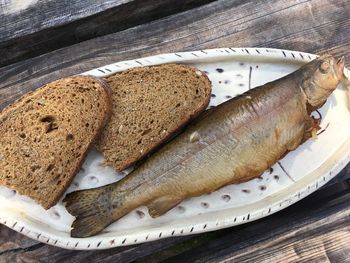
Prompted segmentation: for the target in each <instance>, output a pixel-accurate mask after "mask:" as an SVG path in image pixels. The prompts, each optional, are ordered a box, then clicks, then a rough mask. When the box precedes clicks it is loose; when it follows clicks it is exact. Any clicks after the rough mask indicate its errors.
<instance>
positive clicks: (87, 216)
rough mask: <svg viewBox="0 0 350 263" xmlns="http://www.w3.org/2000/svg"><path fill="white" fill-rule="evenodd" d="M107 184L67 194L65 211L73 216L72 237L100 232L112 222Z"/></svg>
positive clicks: (64, 200) (109, 191)
mask: <svg viewBox="0 0 350 263" xmlns="http://www.w3.org/2000/svg"><path fill="white" fill-rule="evenodd" d="M107 187H109V186H108V185H107V186H104V187H99V188H95V189H88V190H81V191H76V192H73V193H69V194H67V196H66V197H65V198H64V199H63V202H64V203H66V208H67V211H68V212H69V213H70V214H71V215H73V216H75V221H74V222H73V225H72V227H73V229H72V230H71V236H72V237H88V236H92V235H95V234H97V233H99V232H101V231H102V230H103V229H104V228H105V227H106V226H108V225H109V224H110V223H111V222H112V205H111V198H110V197H111V190H110V189H107Z"/></svg>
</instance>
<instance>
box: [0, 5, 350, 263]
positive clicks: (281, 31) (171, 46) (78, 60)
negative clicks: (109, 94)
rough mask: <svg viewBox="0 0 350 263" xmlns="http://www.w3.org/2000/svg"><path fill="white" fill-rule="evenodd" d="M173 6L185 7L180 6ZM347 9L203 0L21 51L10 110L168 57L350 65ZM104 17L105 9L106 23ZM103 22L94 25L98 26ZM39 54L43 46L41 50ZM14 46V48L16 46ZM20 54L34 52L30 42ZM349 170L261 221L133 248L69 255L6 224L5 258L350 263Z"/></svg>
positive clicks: (9, 93) (5, 82) (1, 237)
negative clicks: (57, 84)
mask: <svg viewBox="0 0 350 263" xmlns="http://www.w3.org/2000/svg"><path fill="white" fill-rule="evenodd" d="M167 2H168V3H167V5H171V6H174V5H176V3H175V2H176V1H170V0H169V1H167ZM347 4H348V3H347V1H345V0H335V1H330V0H329V1H327V0H326V1H324V0H311V1H307V0H297V1H282V0H271V1H266V0H265V1H252V0H244V1H231V0H220V1H213V2H211V3H208V1H196V5H197V7H194V6H192V7H191V8H185V9H183V10H186V11H183V10H182V11H174V12H170V13H168V14H165V15H159V16H157V17H155V18H154V19H153V18H149V20H146V21H144V22H142V23H137V24H136V25H131V26H126V27H125V28H126V29H125V30H121V31H119V30H118V31H113V30H112V31H108V30H107V31H101V34H100V35H101V36H100V37H93V38H91V39H89V40H87V41H83V42H79V40H77V41H76V42H77V43H76V44H74V45H68V46H67V45H66V44H63V45H62V46H60V45H58V46H57V47H56V46H55V47H54V48H52V49H50V50H53V49H56V50H53V51H51V52H47V53H45V52H46V51H45V52H43V51H42V50H40V52H39V51H35V50H34V51H35V52H39V53H40V54H42V55H40V56H37V57H32V58H28V59H25V60H20V56H18V55H16V56H14V57H15V61H17V62H16V63H11V64H9V65H7V66H3V67H1V66H0V80H1V81H0V109H2V108H3V107H5V106H6V105H8V104H9V103H11V102H12V101H13V100H15V99H16V98H18V97H19V96H21V95H23V94H24V93H26V92H28V91H29V90H33V89H35V88H37V87H39V86H41V85H42V84H44V83H46V82H49V81H51V80H54V79H57V78H60V77H64V76H67V75H73V74H76V73H80V72H82V71H86V70H89V69H92V68H95V67H99V66H103V65H106V64H109V63H113V62H117V61H120V60H125V59H132V58H138V57H142V56H147V55H154V54H159V53H167V52H177V51H186V50H198V49H206V48H217V47H242V46H247V47H254V46H257V47H273V48H283V49H294V50H300V51H305V52H310V53H322V52H326V51H327V52H330V53H332V54H334V55H337V56H339V55H344V56H345V57H346V59H347V65H350V63H349V62H350V51H349V44H350V19H349V18H350V9H349V7H348V6H347ZM171 6H168V9H171V8H173V7H171ZM157 10H158V9H157ZM173 10H174V9H173ZM158 11H159V10H158ZM160 13H161V12H160ZM104 14H106V13H105V12H104V11H101V14H100V15H101V16H102V17H103V15H104ZM98 17H99V15H97V16H96V17H94V18H93V19H96V21H98V19H99V18H98ZM86 19H87V20H86V22H84V23H86V25H88V24H89V19H88V18H86ZM107 21H108V19H107V20H106V21H105V23H108V22H107ZM89 28H90V27H89V26H87V27H86V30H87V31H89ZM92 28H94V27H93V26H92ZM47 30H50V29H47ZM52 30H54V29H52ZM107 33H110V34H107ZM86 34H88V35H89V34H91V35H90V36H92V33H89V32H86ZM105 34H107V35H105ZM34 39H35V38H34ZM35 41H37V40H35ZM35 41H34V42H35ZM78 42H79V43H78ZM45 44H48V42H45ZM39 46H40V45H39ZM44 46H45V45H44ZM0 47H1V44H0ZM30 48H33V49H35V45H33V46H30ZM49 48H50V47H49ZM57 48H60V49H57ZM0 50H1V48H0ZM4 50H5V51H6V52H8V53H10V52H11V49H10V48H8V49H3V51H4ZM18 52H23V53H24V54H27V55H28V54H29V53H28V50H27V49H26V48H25V46H21V47H19V49H18ZM26 52H27V53H26ZM35 52H34V53H30V54H32V55H33V54H36V53H35ZM39 53H38V54H39ZM0 55H1V56H0V65H4V64H7V63H4V61H1V58H3V57H5V59H7V58H6V56H2V55H3V53H0ZM29 57H31V56H29ZM1 62H2V63H3V64H1ZM349 169H350V168H349V167H347V169H345V170H344V171H343V172H342V173H341V175H339V176H338V177H337V178H336V179H335V180H333V181H332V182H331V183H329V184H328V185H327V187H324V188H323V189H321V190H319V191H318V192H316V193H314V194H313V195H312V196H311V197H309V198H307V199H305V200H303V201H301V202H300V203H298V204H296V205H294V206H292V207H290V208H287V209H285V210H284V211H282V212H279V213H277V214H275V215H273V216H270V217H268V218H265V219H262V220H259V221H257V222H252V223H249V224H246V225H242V226H239V227H233V228H229V229H224V230H220V231H215V232H211V233H205V234H200V235H196V236H188V237H180V238H171V239H165V240H161V241H156V242H151V243H146V244H141V245H138V246H132V247H124V248H115V249H110V250H105V251H84V252H77V251H69V250H64V249H60V248H55V247H51V246H48V245H45V244H40V243H38V242H36V241H33V240H30V239H28V238H26V237H23V236H21V235H20V234H17V233H15V232H13V231H12V230H9V229H7V228H6V227H3V226H1V227H0V262H36V261H41V262H63V261H70V262H81V261H83V260H86V261H94V262H109V261H112V262H119V261H120V262H132V261H136V262H159V261H163V260H164V261H169V262H193V261H195V262H226V261H232V262H260V261H261V262H295V261H300V262H307V261H308V262H350V253H349V249H350V245H349V241H350V231H349V229H350V228H349V226H350V224H349V219H348V216H349V213H350V211H349V201H350V190H349V184H348V178H349V175H350V170H349Z"/></svg>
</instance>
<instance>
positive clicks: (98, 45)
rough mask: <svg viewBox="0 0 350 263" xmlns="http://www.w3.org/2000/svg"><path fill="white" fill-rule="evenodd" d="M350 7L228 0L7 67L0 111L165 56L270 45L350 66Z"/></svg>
mask: <svg viewBox="0 0 350 263" xmlns="http://www.w3.org/2000/svg"><path fill="white" fill-rule="evenodd" d="M345 2H346V1H344V0H336V1H333V2H332V4H330V3H329V2H327V1H322V0H314V1H307V0H298V1H292V2H291V1H288V2H286V1H283V0H275V1H259V2H255V1H243V2H242V1H239V3H238V1H229V0H222V1H218V2H214V3H211V4H208V5H205V6H202V7H199V8H196V9H193V10H189V11H186V12H183V13H180V14H177V15H173V16H170V17H167V18H164V19H160V20H157V21H154V22H151V23H148V24H144V25H140V26H137V27H135V28H131V29H128V30H125V31H122V32H119V33H115V34H110V35H107V36H104V37H100V38H96V39H92V40H89V41H85V42H82V43H80V44H77V45H73V46H70V47H67V48H63V49H60V50H56V51H53V52H50V53H48V54H45V55H42V56H40V57H36V58H33V59H29V60H26V61H23V62H19V63H16V64H13V65H10V66H7V67H3V68H1V69H0V79H1V83H0V109H2V108H3V107H4V106H5V105H7V104H8V103H10V102H11V101H13V100H14V99H16V98H18V97H19V96H21V95H23V94H24V93H26V92H28V91H29V90H32V89H34V88H36V87H38V86H40V85H42V84H44V83H46V82H48V81H51V80H54V79H57V78H60V77H63V76H67V75H73V74H76V73H80V72H82V71H85V70H89V69H92V68H95V67H99V66H103V65H105V64H109V63H113V62H117V61H120V60H124V59H130V58H137V57H141V56H146V55H152V54H158V53H164V52H176V51H179V50H195V49H205V48H214V47H227V46H230V47H232V46H267V47H276V48H286V49H294V50H302V51H306V52H311V53H319V52H324V51H326V50H328V51H330V52H331V53H333V54H335V55H345V57H346V59H347V61H350V53H349V49H348V47H347V45H348V44H349V43H350V34H349V28H350V19H349V17H350V10H349V8H346V6H345V4H346V3H345ZM276 21H278V23H277V22H276ZM347 63H348V62H347Z"/></svg>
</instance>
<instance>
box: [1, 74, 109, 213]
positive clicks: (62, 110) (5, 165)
mask: <svg viewBox="0 0 350 263" xmlns="http://www.w3.org/2000/svg"><path fill="white" fill-rule="evenodd" d="M111 103H112V100H111V94H110V90H109V89H108V87H107V86H106V84H104V83H103V82H102V81H100V80H98V79H96V78H93V77H88V76H75V77H67V78H64V79H60V80H57V81H54V82H51V83H49V84H47V85H45V86H43V87H41V88H40V89H37V90H35V91H34V92H30V93H28V94H26V95H24V96H23V97H22V98H21V99H19V100H17V101H16V102H14V103H13V104H12V105H10V106H8V107H7V108H5V109H4V110H3V111H2V112H0V134H1V137H0V185H3V186H7V187H9V188H12V189H14V190H16V191H18V192H19V193H20V194H23V195H26V196H29V197H31V198H32V199H34V200H35V201H36V202H38V203H39V204H41V205H42V206H43V207H44V208H45V209H48V208H50V207H51V206H53V205H55V204H56V203H57V201H58V200H59V199H60V198H61V196H62V195H63V194H64V192H65V190H66V189H67V187H68V186H69V184H70V183H71V181H72V179H73V178H74V176H75V175H76V173H77V172H78V171H79V169H80V166H81V164H82V162H83V160H84V158H85V156H86V154H87V152H88V149H89V148H90V146H91V145H93V144H94V143H95V140H96V138H97V136H98V135H99V134H100V133H101V131H102V129H103V127H104V125H105V124H106V122H107V119H108V118H109V116H110V113H111V109H112V105H111Z"/></svg>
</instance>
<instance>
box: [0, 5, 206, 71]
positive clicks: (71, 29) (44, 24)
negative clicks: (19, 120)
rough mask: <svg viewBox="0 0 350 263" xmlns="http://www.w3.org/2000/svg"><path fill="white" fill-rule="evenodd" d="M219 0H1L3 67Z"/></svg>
mask: <svg viewBox="0 0 350 263" xmlns="http://www.w3.org/2000/svg"><path fill="white" fill-rule="evenodd" d="M211 1H213V0H178V1H174V0H117V1H93V0H88V1H53V0H50V1H38V0H9V1H5V2H0V24H1V27H0V54H1V56H0V57H1V59H0V66H4V65H7V64H10V63H14V62H17V61H20V60H23V59H27V58H30V57H33V56H37V55H40V54H44V53H46V52H49V51H52V50H55V49H58V48H62V47H65V46H68V45H72V44H75V43H78V42H80V41H84V40H87V39H91V38H94V37H97V36H102V35H105V34H109V33H114V32H118V31H121V30H124V29H126V28H130V27H133V26H135V25H139V24H142V23H145V22H148V21H151V20H154V19H158V18H161V17H165V16H167V15H170V14H174V13H177V12H181V11H184V10H188V9H191V8H193V7H196V6H199V5H203V4H205V3H208V2H211Z"/></svg>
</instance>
